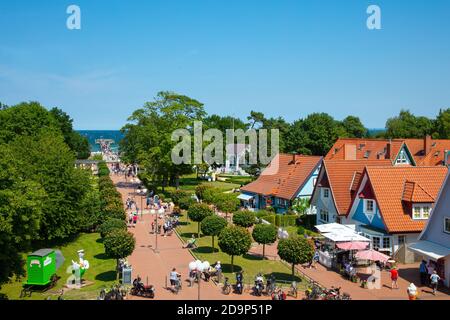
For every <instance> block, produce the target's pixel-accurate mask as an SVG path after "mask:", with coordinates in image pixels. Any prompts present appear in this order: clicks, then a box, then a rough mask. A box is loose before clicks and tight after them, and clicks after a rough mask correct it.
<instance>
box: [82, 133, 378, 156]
mask: <svg viewBox="0 0 450 320" xmlns="http://www.w3.org/2000/svg"><path fill="white" fill-rule="evenodd" d="M77 131H78V132H79V133H80V134H81V135H83V136H85V137H87V138H88V140H89V146H90V148H91V152H99V151H100V145H98V144H95V140H96V139H112V140H114V143H113V144H112V145H111V149H112V150H113V151H118V150H119V143H120V141H121V140H122V139H123V134H122V132H120V131H119V130H77ZM383 131H385V129H378V128H373V129H369V134H370V135H376V134H377V133H381V132H383Z"/></svg>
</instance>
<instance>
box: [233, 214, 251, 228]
mask: <svg viewBox="0 0 450 320" xmlns="http://www.w3.org/2000/svg"><path fill="white" fill-rule="evenodd" d="M255 222H256V217H255V214H254V213H253V212H252V211H249V210H242V211H236V212H235V213H234V214H233V223H234V224H235V225H238V226H241V227H244V228H249V227H251V226H253V225H254V224H255Z"/></svg>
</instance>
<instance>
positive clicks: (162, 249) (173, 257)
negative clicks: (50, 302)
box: [111, 175, 270, 300]
mask: <svg viewBox="0 0 450 320" xmlns="http://www.w3.org/2000/svg"><path fill="white" fill-rule="evenodd" d="M111 178H112V180H113V182H114V183H115V185H116V187H117V190H118V191H119V192H120V193H121V194H122V198H123V201H124V203H125V201H126V199H127V198H128V197H130V194H132V193H133V192H134V186H133V185H132V184H130V183H126V182H125V179H124V178H123V176H117V175H111ZM136 200H137V201H140V199H139V198H136ZM138 203H139V202H138ZM154 219H155V217H154V215H152V214H149V213H148V212H144V215H143V216H142V218H141V217H139V220H138V223H137V225H136V227H135V228H129V230H130V232H132V233H133V234H134V236H135V238H136V248H135V250H134V252H133V254H132V255H131V256H130V257H129V258H128V261H129V263H130V264H131V265H132V268H133V278H134V277H136V276H137V275H140V276H141V278H142V281H143V282H144V283H146V282H147V279H148V284H153V285H154V286H155V288H156V299H162V300H197V299H198V297H199V290H198V285H197V284H194V286H193V287H188V282H187V281H185V280H186V279H187V278H188V274H189V268H188V265H189V262H191V261H194V260H195V259H194V258H193V256H192V255H191V254H190V252H189V250H187V249H183V248H182V245H183V243H182V242H181V240H180V239H179V238H178V237H177V235H176V234H175V233H174V234H172V235H171V236H168V237H166V238H164V237H163V236H161V235H158V251H159V252H155V250H154V249H155V245H156V241H155V235H154V234H151V233H150V231H151V222H152V221H154ZM159 223H161V222H159ZM174 267H175V268H176V269H177V271H178V272H179V273H181V275H182V279H183V288H182V290H181V291H180V292H179V293H178V294H177V295H175V294H173V293H172V292H170V290H168V289H166V277H168V275H169V272H170V271H171V270H172V268H174ZM231 280H232V281H231V282H232V283H233V281H234V279H231ZM167 281H168V282H169V280H168V279H167ZM168 285H169V286H170V284H168ZM130 299H140V298H139V297H133V296H130ZM200 299H201V300H224V299H246V300H254V299H262V300H264V299H265V300H267V299H270V298H269V297H255V296H252V295H250V294H249V293H247V292H244V293H243V294H242V295H235V294H230V295H228V296H227V295H224V294H222V292H221V288H220V287H218V286H216V285H215V284H214V283H213V282H212V281H210V282H205V281H202V282H201V285H200Z"/></svg>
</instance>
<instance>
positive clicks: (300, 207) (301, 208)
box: [292, 198, 310, 215]
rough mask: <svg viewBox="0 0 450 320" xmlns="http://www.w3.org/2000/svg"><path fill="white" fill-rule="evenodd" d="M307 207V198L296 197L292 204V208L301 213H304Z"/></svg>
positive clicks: (308, 205)
mask: <svg viewBox="0 0 450 320" xmlns="http://www.w3.org/2000/svg"><path fill="white" fill-rule="evenodd" d="M309 208H310V204H309V199H307V198H296V199H295V200H294V203H293V204H292V209H293V210H294V211H296V212H298V213H299V214H301V215H304V214H306V213H307V211H308V209H309Z"/></svg>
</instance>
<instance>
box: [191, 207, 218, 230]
mask: <svg viewBox="0 0 450 320" xmlns="http://www.w3.org/2000/svg"><path fill="white" fill-rule="evenodd" d="M213 214H214V212H213V210H212V209H211V208H210V207H209V206H208V205H207V204H205V203H195V204H193V205H191V206H190V207H189V209H188V217H189V219H191V220H192V221H195V222H197V227H198V229H197V236H198V238H200V223H201V222H202V221H203V219H205V218H206V217H208V216H212V215H213Z"/></svg>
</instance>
